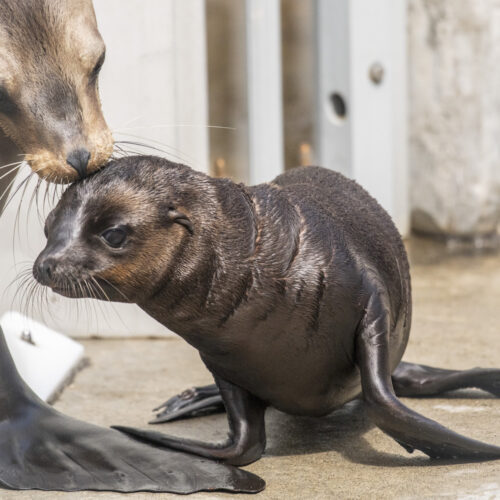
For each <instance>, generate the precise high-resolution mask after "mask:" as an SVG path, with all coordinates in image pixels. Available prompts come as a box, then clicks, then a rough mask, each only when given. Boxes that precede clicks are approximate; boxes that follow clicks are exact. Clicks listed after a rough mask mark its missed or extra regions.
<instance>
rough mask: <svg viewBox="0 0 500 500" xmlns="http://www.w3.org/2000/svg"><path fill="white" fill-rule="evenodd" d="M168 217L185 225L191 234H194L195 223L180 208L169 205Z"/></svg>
mask: <svg viewBox="0 0 500 500" xmlns="http://www.w3.org/2000/svg"><path fill="white" fill-rule="evenodd" d="M167 218H168V220H169V221H170V222H175V223H177V224H180V225H181V226H184V227H185V228H186V229H187V230H188V231H189V232H190V233H191V234H193V224H192V222H191V219H190V218H189V217H188V216H187V215H186V214H185V213H183V212H180V211H179V210H177V209H175V208H173V207H169V208H168V210H167Z"/></svg>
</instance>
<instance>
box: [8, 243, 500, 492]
mask: <svg viewBox="0 0 500 500" xmlns="http://www.w3.org/2000/svg"><path fill="white" fill-rule="evenodd" d="M410 255H411V260H412V275H413V290H414V322H413V330H412V336H411V340H410V344H409V346H408V349H407V353H406V355H405V359H406V360H408V361H414V362H420V363H426V364H430V365H436V366H441V367H449V368H462V367H463V368H469V367H474V366H483V367H495V366H500V359H499V358H500V356H499V354H500V335H499V333H500V325H499V323H500V307H499V303H500V256H499V255H496V254H489V255H483V256H465V255H459V254H456V252H455V255H449V254H447V253H446V252H445V251H444V248H443V247H442V246H440V245H429V244H424V243H422V241H421V240H414V241H413V242H412V245H411V247H410ZM85 346H86V349H87V353H88V356H89V357H90V360H91V366H90V367H89V368H87V369H85V370H84V371H83V372H81V373H80V374H79V375H78V376H77V378H76V380H75V382H74V383H73V384H72V385H71V386H70V387H69V388H68V389H66V391H65V392H64V393H63V395H62V397H61V399H60V400H59V401H58V402H57V404H56V406H57V407H58V408H59V409H60V410H62V411H63V412H65V413H67V414H69V415H72V416H75V417H78V418H81V419H84V420H87V421H89V422H93V423H96V424H101V425H109V424H118V423H121V424H128V425H135V426H143V425H144V424H145V422H146V421H147V419H148V418H149V417H150V416H151V413H150V412H149V410H150V409H151V408H153V407H154V406H155V405H157V404H158V403H160V402H162V401H163V400H164V399H166V397H167V396H170V395H173V394H175V393H177V392H179V391H181V390H182V389H185V388H186V387H189V386H192V385H199V384H205V383H209V382H210V377H209V374H208V373H207V371H206V370H205V369H204V367H203V366H202V364H201V362H200V360H199V358H198V356H197V353H196V351H194V350H193V349H192V348H191V347H189V346H188V345H187V344H186V343H185V342H183V341H182V340H180V339H167V340H106V341H104V340H89V341H85ZM476 396H479V397H478V398H476ZM405 403H406V404H407V405H408V406H410V407H411V408H413V409H415V410H416V411H418V412H420V413H423V414H424V415H426V416H428V417H431V418H434V419H436V420H438V421H440V422H441V423H443V424H445V425H447V426H449V427H451V428H453V429H454V430H456V431H458V432H461V433H464V434H467V435H469V436H471V437H475V438H477V439H481V440H484V441H488V442H490V443H495V444H497V445H500V431H499V430H498V427H499V425H498V423H499V421H500V401H499V400H496V399H493V398H490V397H489V396H487V395H486V394H482V393H474V392H473V391H471V392H466V393H460V394H455V395H450V396H449V397H447V398H440V399H420V400H417V399H411V400H410V399H406V400H405ZM266 420H267V435H268V447H267V451H266V455H265V457H263V458H262V459H261V460H259V461H258V462H257V463H255V464H252V465H251V466H249V467H248V469H249V470H251V471H253V472H255V473H257V474H259V475H261V476H262V477H263V478H264V479H265V480H266V481H267V489H266V490H265V491H264V492H263V493H261V494H259V495H258V497H256V498H259V499H262V500H264V499H299V498H300V499H312V498H314V499H323V498H340V499H344V498H353V499H354V498H370V499H371V498H381V499H382V498H383V499H391V498H405V499H411V498H441V497H443V498H463V499H468V498H470V499H477V498H479V499H490V498H500V462H498V461H496V462H487V463H479V464H449V463H442V462H438V461H431V460H429V459H428V458H426V457H425V456H424V455H423V454H421V453H419V452H416V453H414V454H413V455H409V454H407V453H406V452H405V450H403V448H401V447H400V446H399V445H398V444H397V443H396V442H395V441H393V440H392V439H390V438H389V437H387V436H386V435H384V434H383V433H382V432H381V431H380V430H378V429H377V428H375V427H373V425H372V424H371V423H370V422H369V421H368V419H367V418H366V415H365V413H364V411H363V407H362V405H361V404H360V403H357V402H354V403H351V404H350V405H348V407H346V408H344V409H342V410H341V411H338V412H335V413H334V414H332V415H330V416H329V417H326V418H321V419H315V418H297V417H291V416H288V415H285V414H282V413H280V412H277V411H274V410H270V411H269V412H268V414H267V418H266ZM155 429H156V430H162V431H164V432H169V433H172V434H179V435H181V434H182V435H189V436H193V437H199V438H204V439H221V438H223V437H224V436H225V433H226V423H225V419H224V416H223V415H215V416H208V417H203V418H197V419H193V420H188V421H184V422H176V423H171V424H165V425H163V426H156V427H155ZM119 497H122V495H118V494H108V493H95V492H90V493H73V494H65V493H53V492H50V493H44V492H7V491H0V499H1V500H11V499H18V498H23V499H28V498H33V499H36V500H38V499H40V500H41V499H50V500H52V499H56V500H60V499H65V498H71V499H73V498H76V499H89V498H92V499H94V498H95V499H101V498H102V499H116V498H119ZM230 497H231V495H228V494H198V495H194V496H193V498H202V499H209V498H230ZM242 497H243V496H242ZM126 498H127V499H130V500H139V499H141V500H143V499H150V498H159V499H163V498H175V495H162V494H158V495H154V494H131V495H128V496H127V497H126ZM177 498H178V497H177Z"/></svg>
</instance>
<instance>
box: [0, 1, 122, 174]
mask: <svg viewBox="0 0 500 500" xmlns="http://www.w3.org/2000/svg"><path fill="white" fill-rule="evenodd" d="M104 55H105V46H104V42H103V40H102V38H101V36H100V34H99V31H98V29H97V23H96V18H95V14H94V9H93V6H92V2H91V0H2V2H1V3H0V127H1V128H2V129H3V130H4V132H5V133H6V134H7V135H8V136H9V137H10V138H11V139H12V140H13V141H14V142H15V143H16V144H17V146H18V147H19V148H20V149H21V151H22V152H23V153H25V154H26V156H25V159H26V160H27V162H28V163H29V164H30V166H31V168H32V169H33V171H34V172H36V173H37V174H38V175H40V176H41V177H42V178H44V179H46V180H48V181H51V182H58V183H64V182H71V181H73V180H75V179H77V178H78V177H84V176H85V175H87V174H89V173H92V172H94V171H95V170H97V169H99V168H100V167H101V166H102V165H104V164H105V163H106V162H107V160H108V159H109V157H110V155H111V153H112V150H113V138H112V135H111V132H110V130H109V128H108V126H107V125H106V122H105V120H104V117H103V114H102V111H101V104H100V99H99V92H98V76H99V70H100V69H101V66H102V64H103V62H104Z"/></svg>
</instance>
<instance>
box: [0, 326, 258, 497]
mask: <svg viewBox="0 0 500 500" xmlns="http://www.w3.org/2000/svg"><path fill="white" fill-rule="evenodd" d="M1 486H4V487H7V488H11V489H17V490H28V489H38V490H58V491H79V490H99V491H118V492H122V493H126V492H134V491H152V492H172V493H193V492H195V491H214V490H225V491H231V492H247V493H255V492H258V491H261V490H262V489H263V488H264V486H265V483H264V481H263V480H262V479H260V478H259V477H258V476H255V475H254V474H251V473H249V472H246V471H243V470H240V469H237V468H236V467H232V466H228V465H223V464H219V463H216V462H213V461H211V460H206V459H203V458H201V457H197V456H192V455H189V454H186V453H181V452H177V451H173V450H160V449H158V448H155V447H152V446H149V445H146V444H143V443H139V442H137V441H135V440H133V439H131V438H129V437H128V436H125V435H124V434H122V433H120V432H117V431H114V430H111V429H106V428H102V427H97V426H95V425H90V424H87V423H85V422H82V421H79V420H75V419H73V418H69V417H67V416H65V415H62V414H61V413H59V412H57V411H55V410H54V409H53V408H51V407H50V406H48V405H46V404H45V403H44V402H42V401H41V400H40V399H38V398H37V396H35V394H34V393H33V392H32V391H31V390H30V389H29V388H28V387H27V386H26V384H25V383H24V382H23V381H22V380H21V378H20V377H19V374H18V372H17V370H16V367H15V366H14V363H13V361H12V358H11V356H10V353H9V350H8V348H7V345H6V343H5V338H4V336H3V333H2V331H1V330H0V487H1ZM0 496H1V495H0Z"/></svg>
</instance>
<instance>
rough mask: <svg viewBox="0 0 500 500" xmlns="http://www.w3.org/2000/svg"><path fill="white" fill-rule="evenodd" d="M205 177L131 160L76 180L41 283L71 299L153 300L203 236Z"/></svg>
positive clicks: (52, 232)
mask: <svg viewBox="0 0 500 500" xmlns="http://www.w3.org/2000/svg"><path fill="white" fill-rule="evenodd" d="M201 175H202V174H198V173H196V172H194V171H192V170H191V169H189V168H188V167H183V166H180V165H175V164H172V163H170V162H168V161H167V160H163V159H160V158H155V157H130V158H124V159H121V160H118V161H116V162H113V163H111V164H110V165H109V166H107V167H106V168H105V169H103V170H102V171H100V172H98V173H96V174H95V175H93V176H91V177H89V178H87V179H84V180H83V181H80V182H77V183H75V184H73V185H71V186H70V187H69V188H68V189H67V190H66V192H65V193H64V194H63V196H62V198H61V200H60V201H59V203H58V205H57V206H56V208H55V209H54V210H53V211H52V212H51V213H50V215H49V216H48V218H47V220H46V223H45V234H46V236H47V245H46V247H45V249H44V250H43V251H42V252H41V253H40V255H39V256H38V258H37V260H36V262H35V264H34V267H33V274H34V276H35V278H36V280H37V281H38V282H39V283H41V284H42V285H45V286H49V287H51V288H52V289H53V291H55V292H57V293H59V294H61V295H64V296H67V297H73V298H78V297H94V298H99V299H103V300H113V301H120V302H136V303H141V302H143V301H146V300H147V299H148V297H149V296H150V295H153V294H154V293H156V291H157V290H158V287H159V286H160V283H161V282H162V280H165V275H166V274H167V273H168V272H169V270H171V269H172V268H173V267H174V266H175V265H177V264H178V263H179V261H180V260H182V255H183V253H186V248H188V247H189V243H190V241H192V240H191V239H192V238H194V237H195V233H196V232H197V229H198V228H197V225H196V223H195V222H193V220H192V213H193V210H192V206H194V205H197V204H198V201H197V199H198V195H197V193H196V188H195V187H193V182H190V180H191V179H192V178H196V179H198V178H199V177H200V176H201ZM202 182H203V180H202ZM198 186H199V183H198ZM181 267H182V266H181Z"/></svg>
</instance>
